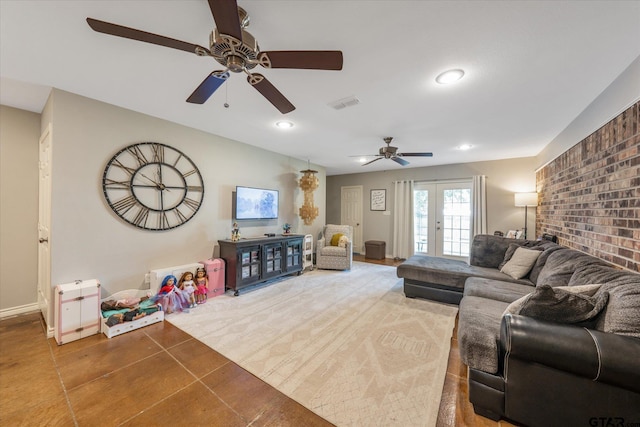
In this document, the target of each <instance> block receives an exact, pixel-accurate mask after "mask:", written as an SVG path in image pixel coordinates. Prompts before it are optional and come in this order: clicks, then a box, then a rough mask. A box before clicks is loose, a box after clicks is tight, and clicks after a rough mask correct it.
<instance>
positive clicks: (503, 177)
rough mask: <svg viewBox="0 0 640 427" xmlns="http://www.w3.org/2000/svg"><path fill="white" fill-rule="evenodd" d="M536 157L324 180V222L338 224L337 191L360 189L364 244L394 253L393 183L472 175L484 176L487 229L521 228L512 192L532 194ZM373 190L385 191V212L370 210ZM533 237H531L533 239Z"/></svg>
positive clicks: (531, 219) (532, 221) (521, 214)
mask: <svg viewBox="0 0 640 427" xmlns="http://www.w3.org/2000/svg"><path fill="white" fill-rule="evenodd" d="M535 166H536V163H535V158H533V157H527V158H518V159H508V160H496V161H487V162H475V163H465V164H455V165H443V166H430V167H424V168H402V169H392V170H388V171H381V172H367V173H357V174H348V175H334V176H329V177H327V221H328V222H329V223H339V222H340V189H341V187H343V186H350V185H362V186H363V198H364V200H363V224H362V226H363V234H362V235H363V241H366V240H383V241H385V242H386V252H387V254H391V253H393V246H392V245H393V215H394V212H393V199H394V191H393V184H392V182H393V181H397V180H406V179H413V180H414V181H443V180H455V179H467V178H468V179H471V177H472V176H474V175H486V176H487V203H488V207H487V217H488V220H487V226H488V229H489V232H490V233H493V232H494V231H495V230H501V231H505V232H506V230H509V229H522V227H523V226H524V210H523V209H524V208H517V207H515V206H514V205H513V204H514V199H513V193H514V192H521V191H535ZM372 189H386V190H387V211H390V215H385V214H384V213H383V212H380V211H371V210H369V194H370V193H369V192H370V190H372ZM528 220H529V221H528V223H529V224H528V229H529V230H534V224H535V210H534V209H530V210H529V218H528ZM532 237H533V236H532Z"/></svg>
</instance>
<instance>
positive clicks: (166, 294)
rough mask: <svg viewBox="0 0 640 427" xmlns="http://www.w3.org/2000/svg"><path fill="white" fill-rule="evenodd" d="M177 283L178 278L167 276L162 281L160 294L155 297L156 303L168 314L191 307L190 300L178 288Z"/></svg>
mask: <svg viewBox="0 0 640 427" xmlns="http://www.w3.org/2000/svg"><path fill="white" fill-rule="evenodd" d="M176 282H177V280H176V276H173V275H168V276H166V277H165V278H164V279H163V280H162V284H161V285H160V290H159V291H158V294H157V295H156V296H155V297H153V298H154V302H156V303H157V304H158V305H160V306H161V307H162V310H163V311H165V312H166V313H167V314H171V313H173V312H174V311H176V310H178V311H182V310H183V309H185V308H188V307H189V300H188V299H187V298H186V297H185V293H184V292H182V291H181V290H180V288H178V287H177V286H176Z"/></svg>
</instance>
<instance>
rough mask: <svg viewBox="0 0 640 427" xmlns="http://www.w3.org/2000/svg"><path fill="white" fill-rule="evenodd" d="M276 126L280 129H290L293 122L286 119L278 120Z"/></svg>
mask: <svg viewBox="0 0 640 427" xmlns="http://www.w3.org/2000/svg"><path fill="white" fill-rule="evenodd" d="M276 126H278V127H279V128H280V129H290V128H292V127H293V123H291V122H288V121H286V120H280V121H279V122H276Z"/></svg>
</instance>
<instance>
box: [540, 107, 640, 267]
mask: <svg viewBox="0 0 640 427" xmlns="http://www.w3.org/2000/svg"><path fill="white" fill-rule="evenodd" d="M639 127H640V102H638V103H636V104H634V105H633V106H631V107H629V108H628V109H627V110H626V111H624V112H623V113H622V114H620V115H619V116H617V117H616V118H614V119H613V120H611V121H610V122H609V123H607V124H605V125H604V126H602V127H601V128H600V129H598V130H597V131H595V132H594V133H592V134H591V135H589V136H588V137H586V138H585V139H583V140H582V141H580V142H579V143H577V144H576V145H574V146H573V147H571V148H570V149H569V150H567V151H565V152H564V153H563V154H562V155H560V156H559V157H557V158H556V159H554V160H553V161H552V162H550V163H549V164H548V165H546V166H544V167H543V168H541V169H540V170H539V171H538V172H537V173H536V187H537V191H538V198H539V203H538V207H537V215H536V235H538V236H539V235H541V234H542V233H550V234H555V235H557V236H558V240H559V242H558V243H560V244H561V245H563V246H567V247H570V248H573V249H577V250H579V251H582V252H586V253H588V254H590V255H594V256H597V257H599V258H602V259H604V260H606V261H608V262H610V263H613V264H616V265H618V266H620V267H623V268H625V269H629V270H633V271H640V130H639Z"/></svg>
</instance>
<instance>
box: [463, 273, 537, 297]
mask: <svg viewBox="0 0 640 427" xmlns="http://www.w3.org/2000/svg"><path fill="white" fill-rule="evenodd" d="M533 289H534V287H533V285H532V284H522V283H513V282H504V281H502V280H494V279H485V278H482V277H470V278H468V279H467V281H466V282H465V284H464V296H465V297H466V296H475V297H482V298H489V299H492V300H496V301H502V302H506V303H511V302H513V301H515V300H517V299H518V298H522V297H523V296H525V295H528V294H530V293H531V292H532V291H533Z"/></svg>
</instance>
